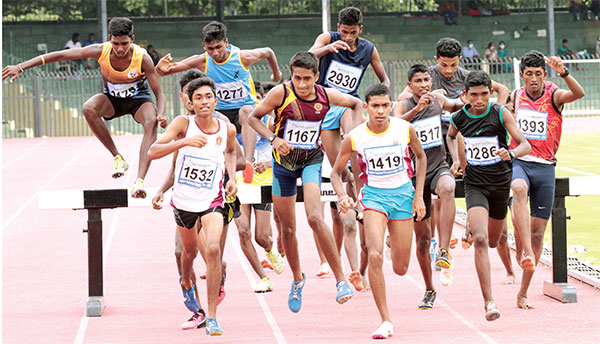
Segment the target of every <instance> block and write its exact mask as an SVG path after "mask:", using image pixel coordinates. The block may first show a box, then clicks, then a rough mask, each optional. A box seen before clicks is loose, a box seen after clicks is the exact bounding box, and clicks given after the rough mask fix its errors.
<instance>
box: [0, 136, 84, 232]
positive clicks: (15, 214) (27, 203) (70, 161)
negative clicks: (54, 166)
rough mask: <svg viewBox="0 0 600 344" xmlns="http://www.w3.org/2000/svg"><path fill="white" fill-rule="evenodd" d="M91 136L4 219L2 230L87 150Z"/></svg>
mask: <svg viewBox="0 0 600 344" xmlns="http://www.w3.org/2000/svg"><path fill="white" fill-rule="evenodd" d="M92 140H93V138H90V139H89V140H88V141H87V142H86V144H85V145H83V146H82V147H81V149H80V150H79V152H77V154H75V156H73V157H72V158H71V160H69V161H68V162H67V163H66V164H65V165H64V166H63V168H61V169H60V170H59V171H58V172H56V174H55V175H54V176H53V177H52V178H50V179H49V180H48V181H47V182H46V184H44V185H42V187H41V188H39V190H38V191H36V192H35V193H34V194H33V196H31V198H30V199H28V200H27V202H25V203H24V204H23V205H22V206H21V208H19V209H18V210H17V211H16V212H15V213H14V214H13V216H11V217H10V219H8V221H6V222H5V223H4V224H3V225H2V231H4V230H5V229H6V227H8V225H9V224H10V223H11V222H13V220H14V219H16V218H17V217H18V216H19V215H21V213H22V212H23V210H25V208H27V207H28V206H29V205H30V204H31V203H32V202H33V201H35V200H37V198H38V194H39V193H40V191H41V190H44V189H45V188H46V187H48V185H50V183H52V182H53V181H54V180H55V179H56V178H57V177H58V176H60V174H61V173H63V171H65V170H66V169H67V168H69V167H70V166H71V164H72V163H73V162H74V161H75V160H77V159H78V158H79V156H80V155H81V154H82V153H84V152H86V151H87V146H89V144H90V142H92Z"/></svg>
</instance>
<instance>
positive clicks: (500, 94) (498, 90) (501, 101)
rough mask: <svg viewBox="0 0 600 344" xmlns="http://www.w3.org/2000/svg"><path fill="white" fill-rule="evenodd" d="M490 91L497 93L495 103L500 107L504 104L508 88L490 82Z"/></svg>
mask: <svg viewBox="0 0 600 344" xmlns="http://www.w3.org/2000/svg"><path fill="white" fill-rule="evenodd" d="M492 89H493V90H494V91H495V92H496V93H498V99H497V100H496V103H497V104H500V105H504V104H506V99H508V87H506V86H504V85H502V84H501V83H499V82H495V81H494V80H492Z"/></svg>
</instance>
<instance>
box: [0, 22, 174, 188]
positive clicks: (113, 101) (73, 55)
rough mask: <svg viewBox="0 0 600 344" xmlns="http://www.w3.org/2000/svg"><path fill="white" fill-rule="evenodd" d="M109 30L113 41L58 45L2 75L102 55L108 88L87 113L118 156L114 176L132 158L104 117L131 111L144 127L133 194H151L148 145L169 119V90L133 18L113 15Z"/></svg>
mask: <svg viewBox="0 0 600 344" xmlns="http://www.w3.org/2000/svg"><path fill="white" fill-rule="evenodd" d="M108 33H109V36H108V42H106V43H103V44H91V45H88V46H86V47H85V48H73V49H67V50H61V51H55V52H51V53H48V54H43V55H40V56H37V57H34V58H32V59H30V60H28V61H25V62H23V63H19V64H17V65H16V66H6V67H4V69H3V70H2V80H4V79H6V78H9V77H12V78H11V79H10V81H11V82H12V81H14V80H15V79H16V78H17V77H18V76H19V75H20V74H21V73H22V72H24V71H25V70H26V69H29V68H33V67H36V66H41V65H44V64H46V63H51V62H58V61H65V60H79V59H95V60H97V61H98V63H99V64H100V68H101V70H102V82H103V85H104V92H103V93H100V94H96V95H95V96H93V97H91V98H90V99H88V100H87V101H86V102H85V103H84V104H83V107H82V111H83V115H84V116H85V119H86V121H87V122H88V125H89V126H90V129H91V130H92V132H93V133H94V135H96V137H97V138H98V139H99V140H100V142H102V144H103V145H104V147H106V149H108V151H109V152H110V153H111V154H112V155H113V157H114V162H115V167H114V169H113V171H112V177H113V178H119V177H121V176H123V175H124V174H125V171H127V169H128V168H129V164H127V162H126V161H125V159H123V156H122V155H121V154H120V153H119V150H118V149H117V147H116V146H115V142H114V141H113V139H112V137H111V135H110V131H109V130H108V128H107V127H106V124H105V123H104V121H103V120H102V119H104V120H107V121H108V120H111V119H114V118H118V117H121V116H123V115H127V114H130V115H132V116H133V119H134V120H135V121H136V122H138V123H140V124H141V125H142V127H144V137H143V138H142V143H141V145H140V161H139V166H138V174H137V180H136V181H135V183H134V185H133V188H132V190H131V196H132V197H136V198H145V197H146V190H145V188H144V178H146V173H147V172H148V168H149V167H150V159H148V149H149V148H150V145H152V143H153V142H154V141H156V132H157V123H158V124H160V126H161V127H163V128H164V127H166V126H167V123H168V119H167V117H166V116H164V113H165V106H166V105H165V95H164V94H163V92H162V89H161V87H160V83H159V81H158V76H157V75H156V73H155V71H154V63H152V58H151V57H150V56H149V55H148V54H147V53H146V51H145V50H144V49H142V48H140V47H139V46H138V45H137V44H133V41H134V39H135V35H134V34H133V22H132V21H131V20H129V19H128V18H113V19H111V21H110V22H109V23H108ZM148 84H149V85H150V88H151V89H152V92H153V93H154V95H155V96H156V105H154V103H153V102H152V97H151V96H150V90H149V89H148ZM157 107H158V109H157Z"/></svg>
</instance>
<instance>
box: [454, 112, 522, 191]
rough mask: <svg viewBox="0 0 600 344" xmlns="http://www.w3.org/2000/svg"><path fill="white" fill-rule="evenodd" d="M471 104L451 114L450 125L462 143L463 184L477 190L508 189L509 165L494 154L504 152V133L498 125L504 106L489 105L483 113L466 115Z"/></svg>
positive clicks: (502, 128)
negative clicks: (464, 168)
mask: <svg viewBox="0 0 600 344" xmlns="http://www.w3.org/2000/svg"><path fill="white" fill-rule="evenodd" d="M470 108H471V104H466V105H465V106H464V107H463V108H462V109H460V110H458V111H456V112H455V113H453V114H452V119H451V123H452V125H453V126H454V127H455V128H456V129H457V130H458V131H460V133H461V134H462V135H463V137H464V140H465V154H466V158H467V168H466V171H465V177H464V181H465V183H467V184H471V185H478V186H494V185H508V184H510V181H511V178H512V164H511V163H510V162H509V161H504V160H502V159H500V157H499V156H497V155H495V153H496V152H497V151H498V150H499V149H500V148H504V149H508V131H507V130H506V127H505V126H504V122H503V121H502V109H503V108H504V106H502V105H498V104H492V103H490V104H489V105H488V109H487V111H486V112H485V113H483V114H481V115H479V116H475V115H471V114H470V113H469V112H468V111H469V109H470Z"/></svg>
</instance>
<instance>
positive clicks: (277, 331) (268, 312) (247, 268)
mask: <svg viewBox="0 0 600 344" xmlns="http://www.w3.org/2000/svg"><path fill="white" fill-rule="evenodd" d="M236 231H237V229H236ZM232 232H233V231H232V230H231V226H230V230H229V233H227V235H229V236H230V237H232V238H230V241H231V240H233V241H234V245H233V248H234V250H235V254H236V256H237V259H238V261H239V262H240V264H241V265H242V268H243V269H244V273H245V274H246V277H247V278H248V282H249V283H250V286H251V287H252V286H254V284H255V283H256V282H255V280H254V275H253V272H252V271H251V270H250V265H249V263H248V261H247V260H246V256H244V253H243V252H242V249H241V248H240V242H239V240H238V238H237V236H236V235H235V234H232ZM254 295H255V296H256V299H257V300H258V304H259V305H260V308H261V309H262V311H263V313H264V314H265V317H266V318H267V321H268V322H269V326H271V331H273V335H274V336H275V339H276V340H277V343H279V344H286V343H287V342H286V340H285V337H283V333H281V329H280V328H279V326H278V325H277V321H276V320H275V316H273V313H271V309H270V308H269V305H268V304H267V301H266V300H265V297H264V295H263V294H259V293H254Z"/></svg>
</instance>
